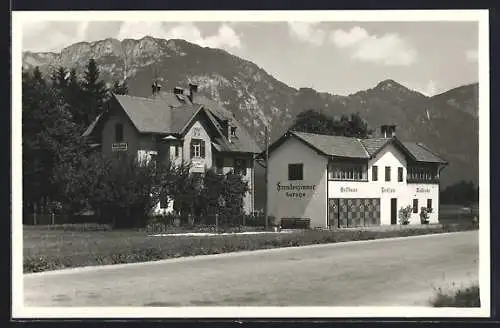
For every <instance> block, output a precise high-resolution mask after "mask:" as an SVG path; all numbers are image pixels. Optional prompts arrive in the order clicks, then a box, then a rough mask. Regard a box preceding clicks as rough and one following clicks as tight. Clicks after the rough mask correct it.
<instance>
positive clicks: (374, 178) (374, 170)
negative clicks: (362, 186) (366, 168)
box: [372, 165, 378, 181]
mask: <svg viewBox="0 0 500 328" xmlns="http://www.w3.org/2000/svg"><path fill="white" fill-rule="evenodd" d="M377 180H378V166H376V165H373V166H372V181H377Z"/></svg>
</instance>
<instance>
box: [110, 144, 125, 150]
mask: <svg viewBox="0 0 500 328" xmlns="http://www.w3.org/2000/svg"><path fill="white" fill-rule="evenodd" d="M127 148H128V144H127V143H126V142H115V143H113V144H111V150H112V151H127Z"/></svg>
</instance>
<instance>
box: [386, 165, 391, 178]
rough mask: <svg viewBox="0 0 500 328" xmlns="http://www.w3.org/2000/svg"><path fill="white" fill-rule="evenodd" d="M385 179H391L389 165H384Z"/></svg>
mask: <svg viewBox="0 0 500 328" xmlns="http://www.w3.org/2000/svg"><path fill="white" fill-rule="evenodd" d="M385 181H391V167H390V166H386V167H385Z"/></svg>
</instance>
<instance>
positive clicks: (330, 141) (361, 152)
mask: <svg viewBox="0 0 500 328" xmlns="http://www.w3.org/2000/svg"><path fill="white" fill-rule="evenodd" d="M291 133H292V134H293V135H295V136H297V137H298V138H300V139H302V140H303V141H305V142H306V143H307V144H309V145H311V146H312V147H314V148H316V149H317V150H319V151H320V152H322V153H323V154H325V155H328V156H335V157H343V158H366V159H368V158H369V157H370V155H369V154H368V152H367V151H366V149H365V148H364V147H363V145H362V144H361V142H360V141H359V140H358V139H356V138H349V137H341V136H331V135H324V134H313V133H304V132H297V131H291Z"/></svg>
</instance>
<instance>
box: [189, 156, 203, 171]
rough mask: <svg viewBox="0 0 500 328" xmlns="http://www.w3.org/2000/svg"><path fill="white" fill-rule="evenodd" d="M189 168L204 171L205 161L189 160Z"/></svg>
mask: <svg viewBox="0 0 500 328" xmlns="http://www.w3.org/2000/svg"><path fill="white" fill-rule="evenodd" d="M191 167H192V168H194V169H204V168H205V161H204V160H203V159H198V158H193V159H191Z"/></svg>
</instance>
